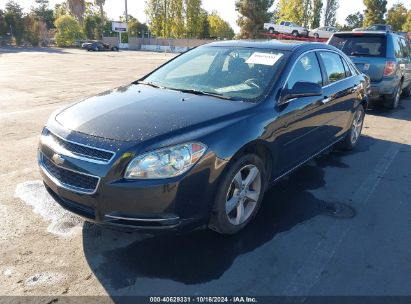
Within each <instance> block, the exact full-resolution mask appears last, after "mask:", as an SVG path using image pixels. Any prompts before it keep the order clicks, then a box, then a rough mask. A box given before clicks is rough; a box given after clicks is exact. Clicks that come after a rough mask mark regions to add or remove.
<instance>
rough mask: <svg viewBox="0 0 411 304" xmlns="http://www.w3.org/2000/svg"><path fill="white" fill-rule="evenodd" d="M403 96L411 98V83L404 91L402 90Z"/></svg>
mask: <svg viewBox="0 0 411 304" xmlns="http://www.w3.org/2000/svg"><path fill="white" fill-rule="evenodd" d="M402 96H404V97H410V96H411V83H410V84H409V85H408V87H406V88H405V89H404V90H402Z"/></svg>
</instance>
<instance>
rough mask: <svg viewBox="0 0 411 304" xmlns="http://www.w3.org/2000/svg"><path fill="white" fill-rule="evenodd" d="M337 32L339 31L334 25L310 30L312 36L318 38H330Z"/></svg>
mask: <svg viewBox="0 0 411 304" xmlns="http://www.w3.org/2000/svg"><path fill="white" fill-rule="evenodd" d="M336 32H338V29H337V28H335V27H333V26H322V27H319V28H316V29H315V30H312V31H310V37H314V38H316V39H328V38H330V37H331V36H332V35H333V34H334V33H336Z"/></svg>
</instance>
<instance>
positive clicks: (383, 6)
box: [364, 0, 387, 27]
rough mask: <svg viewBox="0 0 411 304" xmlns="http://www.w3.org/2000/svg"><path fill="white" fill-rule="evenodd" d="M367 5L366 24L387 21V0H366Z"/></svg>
mask: <svg viewBox="0 0 411 304" xmlns="http://www.w3.org/2000/svg"><path fill="white" fill-rule="evenodd" d="M364 5H365V7H366V9H365V11H364V13H365V16H364V26H365V27H368V26H371V25H373V24H379V23H385V20H384V15H385V13H386V12H387V1H386V0H364Z"/></svg>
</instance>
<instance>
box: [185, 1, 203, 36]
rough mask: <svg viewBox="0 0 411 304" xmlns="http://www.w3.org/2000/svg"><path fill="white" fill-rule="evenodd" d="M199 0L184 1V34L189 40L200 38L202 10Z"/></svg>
mask: <svg viewBox="0 0 411 304" xmlns="http://www.w3.org/2000/svg"><path fill="white" fill-rule="evenodd" d="M201 4H202V2H201V0H184V6H185V16H186V27H187V28H186V32H187V37H189V38H201V33H202V31H203V22H202V21H203V20H204V19H203V18H204V15H202V14H204V10H202V9H201Z"/></svg>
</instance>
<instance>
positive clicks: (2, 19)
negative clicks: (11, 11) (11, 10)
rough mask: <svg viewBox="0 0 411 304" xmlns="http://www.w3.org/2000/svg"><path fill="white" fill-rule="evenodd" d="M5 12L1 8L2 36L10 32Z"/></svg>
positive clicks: (0, 34)
mask: <svg viewBox="0 0 411 304" xmlns="http://www.w3.org/2000/svg"><path fill="white" fill-rule="evenodd" d="M4 15H5V13H4V12H3V11H2V10H1V9H0V36H5V35H6V34H7V32H8V29H7V24H6V19H5V18H4Z"/></svg>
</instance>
